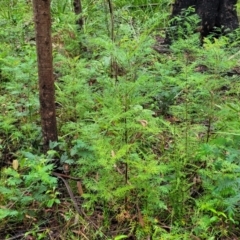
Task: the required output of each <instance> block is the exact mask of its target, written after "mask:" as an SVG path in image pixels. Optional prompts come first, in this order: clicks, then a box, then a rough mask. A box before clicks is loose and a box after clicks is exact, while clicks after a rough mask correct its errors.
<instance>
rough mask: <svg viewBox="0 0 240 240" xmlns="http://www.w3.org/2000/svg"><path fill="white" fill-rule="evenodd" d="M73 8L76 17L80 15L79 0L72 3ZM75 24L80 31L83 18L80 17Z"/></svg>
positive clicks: (80, 4) (80, 5)
mask: <svg viewBox="0 0 240 240" xmlns="http://www.w3.org/2000/svg"><path fill="white" fill-rule="evenodd" d="M73 7H74V12H75V14H76V15H78V14H82V2H81V0H74V1H73ZM76 23H77V24H78V26H79V29H82V28H83V24H84V20H83V17H82V16H80V17H79V19H78V20H77V22H76Z"/></svg>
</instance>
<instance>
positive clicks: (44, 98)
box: [33, 0, 57, 151]
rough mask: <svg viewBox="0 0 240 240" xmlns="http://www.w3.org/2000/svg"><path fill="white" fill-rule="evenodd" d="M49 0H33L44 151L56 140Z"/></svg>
mask: <svg viewBox="0 0 240 240" xmlns="http://www.w3.org/2000/svg"><path fill="white" fill-rule="evenodd" d="M50 2H51V1H50V0H33V8H34V17H35V29H36V44H37V59H38V79H39V100H40V115H41V125H42V133H43V146H44V151H47V150H48V148H49V142H50V141H57V121H56V113H55V89H54V78H53V62H52V40H51V13H50Z"/></svg>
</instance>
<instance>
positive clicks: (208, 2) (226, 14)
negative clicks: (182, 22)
mask: <svg viewBox="0 0 240 240" xmlns="http://www.w3.org/2000/svg"><path fill="white" fill-rule="evenodd" d="M236 3H237V0H176V1H175V3H174V5H173V11H172V16H171V18H174V17H176V16H177V15H179V14H180V13H181V11H182V10H183V9H187V8H188V7H191V6H192V7H195V9H196V13H197V14H198V15H199V17H200V19H201V27H200V33H201V38H204V37H206V36H207V35H209V34H210V33H212V32H214V28H215V27H217V28H222V30H223V32H227V31H233V30H234V29H236V28H238V26H239V22H238V17H237V11H236V8H235V5H236ZM172 24H174V22H173V23H172ZM165 42H167V43H168V42H170V36H169V34H168V33H167V36H166V41H165Z"/></svg>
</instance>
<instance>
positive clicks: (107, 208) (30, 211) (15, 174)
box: [0, 0, 240, 240]
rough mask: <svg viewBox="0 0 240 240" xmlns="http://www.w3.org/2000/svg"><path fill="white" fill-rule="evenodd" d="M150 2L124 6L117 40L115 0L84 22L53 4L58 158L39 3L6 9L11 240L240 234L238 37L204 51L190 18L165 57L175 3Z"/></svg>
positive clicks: (3, 213) (5, 133)
mask: <svg viewBox="0 0 240 240" xmlns="http://www.w3.org/2000/svg"><path fill="white" fill-rule="evenodd" d="M139 3H140V2H137V1H132V3H131V4H128V2H126V1H125V2H124V1H120V0H119V1H116V2H115V10H114V26H115V31H114V34H115V36H114V41H113V39H111V37H110V34H109V31H110V29H111V21H110V19H111V18H110V16H109V14H108V8H107V5H104V4H103V3H102V2H96V1H83V5H84V13H83V15H84V17H85V26H84V28H83V29H82V30H79V29H78V28H77V26H76V25H75V22H76V16H75V15H74V13H73V11H72V7H71V5H70V3H68V1H65V3H62V2H61V3H59V1H52V15H53V23H52V24H53V25H52V32H53V33H52V34H53V49H54V52H53V56H54V69H55V73H54V74H55V78H56V81H55V86H56V109H57V118H58V130H59V142H57V143H51V150H49V151H48V153H47V154H45V155H44V154H42V153H41V151H42V142H41V128H40V117H39V111H38V107H39V103H38V83H37V67H36V66H37V64H36V53H35V51H36V50H35V41H34V25H33V21H32V9H31V5H30V3H28V4H27V3H26V1H16V2H14V1H12V3H11V4H10V5H9V4H3V9H2V10H1V11H0V21H1V24H2V28H1V30H0V31H1V34H0V41H1V44H0V48H1V51H0V81H1V86H0V92H1V94H0V95H1V96H0V98H1V104H0V109H1V113H2V114H1V116H0V149H1V152H0V154H1V155H0V164H1V169H2V170H1V182H0V219H1V223H0V238H1V239H24V237H26V239H109V240H110V239H115V240H118V239H140V240H142V239H143V240H144V239H156V240H159V239H164V240H166V239H209V240H210V239H238V238H239V236H240V229H239V220H240V215H239V201H240V194H239V192H240V189H239V188H240V185H239V184H240V166H239V155H240V153H239V151H240V150H239V142H240V132H239V129H240V121H239V111H240V105H239V90H240V87H239V73H240V66H239V61H238V58H239V46H238V45H239V32H238V31H236V32H235V33H232V34H231V35H229V36H222V37H219V38H214V37H209V38H208V39H205V42H204V44H203V46H201V45H200V42H199V35H198V34H195V33H194V29H195V27H194V25H195V24H197V23H198V20H197V18H196V17H194V16H191V17H189V18H188V17H186V24H185V28H184V30H183V29H181V28H180V27H179V31H178V36H177V39H176V40H175V41H174V42H173V44H172V45H171V46H170V48H169V50H168V51H167V52H165V53H160V54H159V53H158V52H156V51H154V49H153V46H154V45H155V44H156V43H155V42H156V41H155V37H156V36H158V38H159V36H160V38H161V34H162V33H163V31H162V30H161V29H163V28H164V27H165V25H163V23H165V22H166V21H167V17H168V13H169V6H168V3H167V1H163V0H162V1H160V3H159V5H157V6H156V5H151V4H149V5H146V6H145V7H141V8H139V7H136V6H137V4H139ZM142 3H143V2H142ZM134 4H135V5H134ZM6 12H7V13H8V14H6ZM180 20H181V21H182V19H180ZM162 37H164V36H162ZM56 159H60V162H61V166H62V168H63V169H64V170H65V171H66V170H67V172H66V173H65V174H66V175H68V176H69V172H68V171H70V175H71V176H72V177H73V176H74V179H66V180H67V181H68V184H69V188H70V190H71V191H73V194H74V197H73V198H74V199H75V200H74V199H72V196H71V193H69V191H68V189H67V187H66V185H64V182H63V181H61V178H57V177H56V175H53V174H52V171H55V170H54V163H55V162H56ZM65 168H67V169H65ZM74 201H75V202H77V205H78V208H79V209H80V211H79V212H78V210H77V209H76V207H74Z"/></svg>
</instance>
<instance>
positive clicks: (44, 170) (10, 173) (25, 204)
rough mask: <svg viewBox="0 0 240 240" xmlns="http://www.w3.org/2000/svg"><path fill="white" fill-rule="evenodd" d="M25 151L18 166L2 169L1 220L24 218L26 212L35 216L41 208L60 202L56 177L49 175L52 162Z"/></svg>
mask: <svg viewBox="0 0 240 240" xmlns="http://www.w3.org/2000/svg"><path fill="white" fill-rule="evenodd" d="M24 155H25V157H24V156H23V157H22V158H21V160H20V161H19V168H17V167H14V168H12V167H8V168H5V169H3V170H2V173H1V178H2V181H1V183H0V190H1V195H0V198H1V201H2V203H5V208H1V209H0V219H1V220H3V219H4V220H5V221H6V219H15V221H23V220H24V217H25V216H26V215H28V216H31V217H32V218H33V217H38V215H37V214H39V213H40V212H41V208H43V207H52V206H53V204H54V203H59V200H58V192H57V191H56V186H57V185H56V184H57V179H56V178H55V177H52V176H51V175H50V174H51V171H52V169H53V164H50V163H49V161H48V160H46V159H44V158H43V157H37V156H34V155H32V154H31V153H25V154H24ZM34 205H35V206H38V207H40V210H36V207H34Z"/></svg>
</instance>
